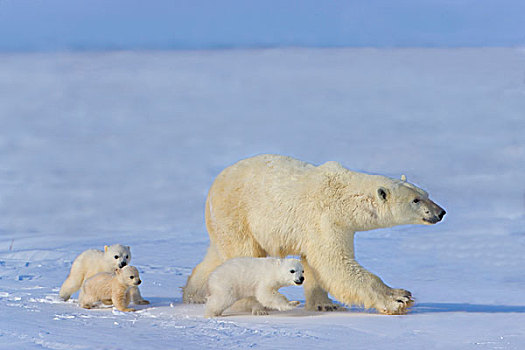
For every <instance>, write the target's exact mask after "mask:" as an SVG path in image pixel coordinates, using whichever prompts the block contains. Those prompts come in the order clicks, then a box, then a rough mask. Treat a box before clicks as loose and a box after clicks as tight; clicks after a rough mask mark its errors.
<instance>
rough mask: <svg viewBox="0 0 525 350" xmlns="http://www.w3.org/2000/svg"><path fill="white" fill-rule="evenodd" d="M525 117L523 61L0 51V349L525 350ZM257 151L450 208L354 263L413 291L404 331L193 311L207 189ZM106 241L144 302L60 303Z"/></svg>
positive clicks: (408, 52) (359, 313)
mask: <svg viewBox="0 0 525 350" xmlns="http://www.w3.org/2000/svg"><path fill="white" fill-rule="evenodd" d="M523 111H525V51H523V50H521V49H505V48H499V49H496V48H493V49H483V48H479V49H392V50H389V49H268V50H226V51H217V50H216V51H179V52H167V51H166V52H154V51H152V52H100V53H35V54H1V55H0V126H1V128H0V130H1V132H0V315H1V317H0V349H15V348H16V349H41V348H44V349H96V348H106V349H124V348H126V349H129V348H133V349H151V348H156V349H169V348H182V349H202V348H211V347H214V348H224V349H245V348H248V347H254V348H259V349H275V348H289V349H302V348H305V347H308V348H313V349H321V348H323V349H324V348H327V347H334V348H348V347H351V348H356V349H365V348H366V349H370V348H389V349H401V348H404V349H405V348H409V349H410V348H412V349H421V348H425V349H426V348H430V349H431V348H434V349H450V348H454V349H501V348H504V349H519V348H523V347H524V346H525V329H524V328H523V324H525V302H524V301H523V290H524V289H525V275H524V273H523V266H524V265H525V254H523V251H524V248H525V228H524V227H525V182H524V181H523V179H524V175H525V162H524V159H525V138H524V136H523V135H524V132H525V115H524V112H523ZM260 153H279V154H286V155H290V156H294V157H297V158H299V159H302V160H306V161H310V162H313V163H316V164H320V163H323V162H325V161H328V160H337V161H340V162H341V163H343V164H344V165H345V166H347V167H348V168H350V169H353V170H362V171H367V172H370V173H380V174H384V175H388V176H392V177H399V176H401V174H406V175H407V177H408V180H409V181H411V182H414V183H416V184H418V185H420V186H421V187H423V188H424V189H426V190H428V191H429V193H430V194H431V198H433V199H434V200H435V201H436V202H437V203H439V204H440V205H441V206H443V207H444V208H445V209H446V210H447V213H448V214H447V216H446V217H445V220H444V222H442V223H439V224H437V225H434V226H404V227H395V228H391V229H383V230H376V231H370V232H364V233H359V234H358V235H357V236H356V237H357V241H356V249H357V258H358V260H359V261H360V262H361V264H363V265H364V266H365V267H367V268H368V269H370V270H371V271H373V272H374V273H376V274H378V275H379V276H381V278H382V279H383V280H384V281H385V282H386V283H388V284H390V285H392V286H394V287H400V288H406V289H408V290H410V291H412V293H413V294H414V296H415V298H416V305H415V306H414V307H413V308H412V310H411V312H410V313H409V314H408V315H404V316H383V315H378V314H375V313H373V312H368V311H364V310H362V309H359V308H351V309H349V310H346V311H341V312H332V313H330V312H323V313H318V312H307V311H305V310H304V308H303V307H299V308H298V309H296V310H293V311H290V312H283V313H280V312H272V313H271V315H270V316H260V317H256V316H251V315H246V314H234V315H231V314H230V315H227V316H226V317H223V318H217V319H206V318H204V317H203V310H204V309H203V305H186V304H182V303H181V290H180V288H179V287H181V286H183V285H184V284H185V281H186V279H187V277H188V275H189V274H190V273H191V270H192V268H193V267H194V266H195V265H196V264H197V263H198V262H199V261H200V259H201V258H202V257H203V256H204V254H205V251H206V248H207V244H208V237H207V234H206V230H205V227H204V220H203V212H204V210H203V209H204V201H205V198H206V194H207V190H208V188H209V186H210V185H211V183H212V181H213V179H214V177H215V176H216V175H217V174H218V173H219V172H220V171H221V170H222V169H223V168H225V167H226V166H228V165H230V164H232V163H234V162H236V161H238V160H239V159H242V158H245V157H249V156H252V155H255V154H260ZM111 243H122V244H126V245H130V246H131V247H132V253H133V260H132V263H133V265H135V266H137V267H138V268H139V271H140V273H141V279H142V280H143V284H142V285H141V292H142V294H143V296H144V297H145V298H146V299H149V300H150V301H151V302H152V303H151V305H148V306H138V307H137V308H138V309H139V311H138V312H135V313H122V312H118V311H113V310H112V308H101V309H95V310H84V309H81V308H79V307H78V305H77V304H76V298H77V296H78V295H77V294H75V295H74V297H73V300H71V301H68V302H62V301H60V300H58V295H57V294H58V289H59V287H60V285H61V283H62V282H63V280H64V279H65V277H66V275H67V273H68V270H69V268H70V266H71V262H72V260H73V259H74V258H75V257H76V256H77V255H78V254H79V253H80V252H82V251H83V250H85V249H88V248H99V249H102V247H103V246H104V245H105V244H111ZM282 291H283V292H284V293H285V294H286V295H287V296H288V297H289V298H294V299H298V300H301V301H302V302H304V296H303V293H302V289H301V288H300V287H289V288H285V289H283V290H282Z"/></svg>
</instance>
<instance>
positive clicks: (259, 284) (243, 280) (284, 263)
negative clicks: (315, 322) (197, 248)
mask: <svg viewBox="0 0 525 350" xmlns="http://www.w3.org/2000/svg"><path fill="white" fill-rule="evenodd" d="M303 273H304V270H303V266H302V265H301V262H300V261H299V260H297V259H277V258H247V257H241V258H233V259H230V260H226V262H224V263H223V264H222V265H220V266H219V267H217V268H216V269H215V270H214V271H213V272H212V273H211V274H210V277H209V278H208V294H209V295H208V298H207V301H206V311H205V314H206V317H214V316H220V315H221V314H222V313H223V311H224V310H226V309H227V308H229V307H230V306H232V305H233V304H234V303H235V302H237V301H240V300H242V299H244V301H243V302H244V307H248V308H249V309H250V310H251V312H252V314H254V315H264V314H267V312H266V309H275V310H279V311H286V310H291V309H293V308H294V307H296V306H297V305H299V302H298V301H289V300H288V299H286V297H285V296H284V295H282V294H281V293H279V292H278V291H277V290H278V289H279V288H282V287H285V286H290V285H293V284H296V285H301V284H302V283H303V281H304V276H303Z"/></svg>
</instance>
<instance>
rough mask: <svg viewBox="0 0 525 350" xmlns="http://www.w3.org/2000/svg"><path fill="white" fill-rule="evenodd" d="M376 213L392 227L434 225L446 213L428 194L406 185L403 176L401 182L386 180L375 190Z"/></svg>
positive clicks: (411, 185)
mask: <svg viewBox="0 0 525 350" xmlns="http://www.w3.org/2000/svg"><path fill="white" fill-rule="evenodd" d="M375 195H376V203H377V208H378V213H380V216H382V217H383V219H385V218H386V219H387V220H388V221H390V222H391V223H392V225H390V226H394V225H408V224H424V225H431V224H435V223H437V222H439V221H441V220H442V219H443V217H444V216H445V214H446V212H445V210H444V209H443V208H441V207H440V206H439V205H437V204H436V203H434V202H433V201H432V200H430V198H428V193H427V192H425V191H424V190H422V189H421V188H419V187H417V186H415V185H413V184H411V183H408V182H407V181H406V177H405V176H404V175H403V176H402V178H401V181H399V180H394V179H389V178H386V180H385V181H384V185H381V184H380V185H378V186H377V188H376V193H375Z"/></svg>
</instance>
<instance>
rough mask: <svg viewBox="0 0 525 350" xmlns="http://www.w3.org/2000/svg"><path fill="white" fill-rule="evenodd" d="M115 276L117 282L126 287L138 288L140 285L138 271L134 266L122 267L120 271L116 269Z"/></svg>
mask: <svg viewBox="0 0 525 350" xmlns="http://www.w3.org/2000/svg"><path fill="white" fill-rule="evenodd" d="M115 274H116V275H117V278H118V279H119V281H120V282H121V283H122V284H124V285H126V286H130V287H132V286H138V285H139V284H141V283H142V281H141V280H140V277H139V270H137V268H136V267H135V266H129V265H127V266H124V267H123V268H121V269H116V270H115Z"/></svg>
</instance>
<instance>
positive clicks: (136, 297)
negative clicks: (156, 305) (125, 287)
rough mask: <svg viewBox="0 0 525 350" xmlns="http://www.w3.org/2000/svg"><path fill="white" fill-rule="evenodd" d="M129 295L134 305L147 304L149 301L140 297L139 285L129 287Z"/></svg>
mask: <svg viewBox="0 0 525 350" xmlns="http://www.w3.org/2000/svg"><path fill="white" fill-rule="evenodd" d="M129 297H130V299H131V301H132V302H133V303H134V304H136V305H148V304H149V301H148V300H146V299H143V298H142V295H140V290H139V287H131V288H130V289H129Z"/></svg>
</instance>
